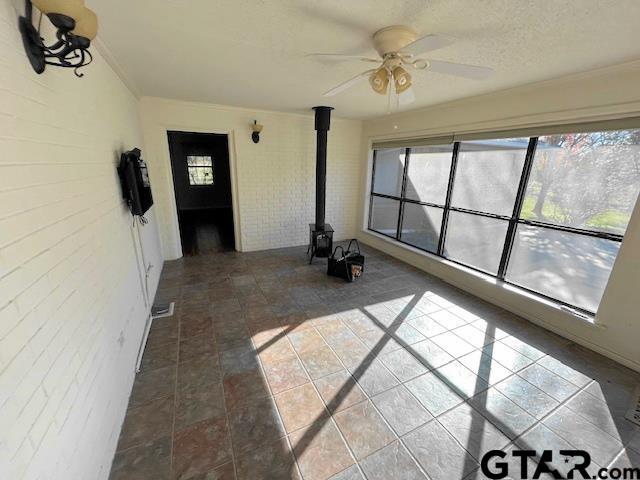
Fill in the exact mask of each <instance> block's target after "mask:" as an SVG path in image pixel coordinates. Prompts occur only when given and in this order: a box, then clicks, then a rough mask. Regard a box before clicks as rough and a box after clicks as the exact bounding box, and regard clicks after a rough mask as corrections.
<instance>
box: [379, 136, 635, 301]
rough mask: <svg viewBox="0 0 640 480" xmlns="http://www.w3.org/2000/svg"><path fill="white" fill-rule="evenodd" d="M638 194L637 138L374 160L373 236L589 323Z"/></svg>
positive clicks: (480, 143) (470, 143) (490, 144)
mask: <svg viewBox="0 0 640 480" xmlns="http://www.w3.org/2000/svg"><path fill="white" fill-rule="evenodd" d="M639 191H640V130H611V131H601V132H588V133H571V134H559V135H550V136H541V137H530V138H521V137H518V138H502V139H501V138H498V139H490V140H485V139H483V140H473V139H472V140H466V139H465V140H464V141H456V142H454V143H451V144H448V145H433V146H419V147H411V148H389V149H376V150H375V151H374V165H373V179H372V189H371V205H370V210H369V229H370V230H373V231H376V232H378V233H382V234H384V235H386V236H389V237H392V238H394V239H396V240H398V241H400V242H403V243H406V244H409V245H412V246H414V247H417V248H419V249H421V250H424V251H427V252H430V253H433V254H436V255H439V256H442V257H445V258H448V259H450V260H453V261H455V262H457V263H461V264H463V265H466V266H469V267H471V268H473V269H476V270H480V271H482V272H484V273H488V274H490V275H493V276H495V277H497V278H499V279H501V280H504V281H505V282H508V283H511V284H514V285H517V286H519V287H522V288H524V289H527V290H530V291H533V292H535V293H538V294H541V295H543V296H546V297H549V298H552V299H555V300H558V301H559V302H561V303H563V304H566V305H569V306H571V307H575V308H577V309H578V310H582V311H586V312H591V313H594V312H595V311H596V310H597V308H598V305H599V303H600V299H601V298H602V294H603V292H604V289H605V286H606V284H607V281H608V278H609V274H610V272H611V269H612V268H613V262H614V260H615V258H616V255H617V253H618V249H619V247H620V242H621V240H622V236H623V235H624V232H625V229H626V227H627V223H628V222H629V218H630V216H631V212H632V210H633V208H634V206H635V203H636V200H637V198H638V192H639Z"/></svg>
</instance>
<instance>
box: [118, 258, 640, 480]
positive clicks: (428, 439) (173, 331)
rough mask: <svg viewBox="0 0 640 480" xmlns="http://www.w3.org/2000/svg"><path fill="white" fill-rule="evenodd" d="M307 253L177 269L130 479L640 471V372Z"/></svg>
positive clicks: (456, 298)
mask: <svg viewBox="0 0 640 480" xmlns="http://www.w3.org/2000/svg"><path fill="white" fill-rule="evenodd" d="M304 250H305V249H304V248H290V249H281V250H275V251H268V252H255V253H247V254H238V253H225V254H212V255H204V256H199V257H190V258H186V259H183V260H180V261H175V262H168V263H166V264H165V267H164V270H163V274H162V279H161V284H160V289H159V292H158V297H159V298H163V299H170V300H175V301H176V305H177V309H176V315H175V316H174V317H171V318H167V319H163V320H159V321H157V322H156V323H155V324H154V325H153V327H152V330H151V335H150V338H149V343H148V347H147V351H146V353H145V356H144V360H143V363H142V366H143V368H142V371H141V373H140V374H139V375H138V376H137V377H136V381H135V385H134V389H133V394H132V397H131V400H130V404H129V409H128V413H127V418H126V420H125V424H124V427H123V429H122V432H121V435H120V441H119V445H118V451H117V453H116V457H115V459H114V462H113V466H112V470H111V478H112V479H114V480H115V479H127V480H136V479H154V480H159V479H166V478H176V479H208V480H212V479H234V478H238V479H251V480H255V479H263V478H264V479H273V480H277V479H289V478H304V479H324V478H334V479H341V480H347V479H362V478H369V479H385V480H391V479H419V478H431V479H433V480H440V479H442V480H456V479H461V478H468V479H480V478H484V477H483V476H482V474H481V472H480V470H479V462H480V461H481V459H482V455H483V454H484V453H485V452H486V451H488V450H490V449H502V450H504V451H509V450H510V449H513V448H530V449H537V450H542V449H554V450H556V463H555V464H554V465H555V466H556V467H557V468H558V469H559V470H560V471H562V472H566V471H567V470H568V468H570V466H571V464H564V462H563V461H562V459H563V457H562V456H560V455H559V454H558V452H557V450H559V449H571V448H578V449H585V450H587V451H588V452H589V453H590V454H591V456H592V458H593V461H594V462H595V464H594V466H593V468H598V467H600V466H602V467H606V466H609V465H612V466H616V467H621V468H623V467H629V466H634V467H640V429H639V428H638V427H636V426H635V425H633V424H631V423H630V422H628V421H627V420H625V419H624V413H625V411H626V409H627V408H628V406H629V401H630V397H631V395H632V392H633V390H634V388H635V387H636V385H637V384H639V383H640V375H638V374H637V373H635V372H632V371H631V370H629V369H627V368H625V367H623V366H621V365H618V364H616V363H615V362H613V361H611V360H608V359H606V358H604V357H602V356H600V355H597V354H595V353H593V352H591V351H589V350H587V349H585V348H582V347H580V346H578V345H576V344H574V343H572V342H570V341H568V340H566V339H564V338H561V337H559V336H557V335H554V334H552V333H550V332H547V331H545V330H543V329H541V328H539V327H536V326H534V325H532V324H531V323H529V322H527V321H525V320H523V319H521V318H518V317H517V316H516V315H514V314H511V313H509V312H506V311H504V310H501V309H500V308H497V307H495V306H492V305H489V304H488V303H485V302H483V301H481V300H479V299H477V298H475V297H473V296H471V295H468V294H466V293H465V292H462V291H460V290H458V289H455V288H453V287H451V286H449V285H447V284H445V283H443V282H441V281H439V280H438V279H436V278H434V277H432V276H429V275H427V274H425V273H423V272H420V271H418V270H416V269H414V268H412V267H411V266H409V265H407V264H404V263H402V262H399V261H397V260H395V259H393V258H391V257H388V256H386V255H383V254H381V253H380V252H377V251H375V250H372V249H368V248H367V249H366V252H365V253H366V256H367V257H366V269H365V274H364V276H363V277H362V278H361V279H360V280H359V281H358V282H357V283H353V284H347V283H344V282H342V281H341V280H338V279H335V278H331V277H327V276H326V274H325V270H326V265H325V263H324V262H323V261H322V260H321V259H318V260H316V261H315V262H314V265H312V266H308V265H307V263H306V260H305V254H304ZM508 460H509V463H510V466H511V468H512V469H511V471H510V477H511V478H514V479H516V478H520V476H519V472H518V471H517V470H518V467H519V462H517V461H514V459H513V458H512V457H508ZM529 463H530V466H531V468H533V467H535V462H533V461H531V462H529ZM531 474H532V471H530V472H529V475H531Z"/></svg>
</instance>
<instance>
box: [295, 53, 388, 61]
mask: <svg viewBox="0 0 640 480" xmlns="http://www.w3.org/2000/svg"><path fill="white" fill-rule="evenodd" d="M305 57H313V58H317V59H319V60H331V61H334V62H345V61H350V60H361V61H363V62H375V63H380V62H382V60H380V59H379V58H377V59H376V58H370V57H364V56H362V55H342V54H340V53H308V54H307V55H305Z"/></svg>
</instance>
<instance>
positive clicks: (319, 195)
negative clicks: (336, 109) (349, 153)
mask: <svg viewBox="0 0 640 480" xmlns="http://www.w3.org/2000/svg"><path fill="white" fill-rule="evenodd" d="M313 110H314V111H315V113H316V115H315V130H316V221H315V223H310V224H309V247H308V248H307V254H309V253H310V254H311V258H309V263H311V262H312V261H313V257H324V258H326V257H329V256H330V255H331V251H332V250H333V228H331V225H329V224H328V223H325V222H324V220H325V218H324V213H325V200H326V191H327V132H328V131H329V126H330V123H331V110H333V108H332V107H313Z"/></svg>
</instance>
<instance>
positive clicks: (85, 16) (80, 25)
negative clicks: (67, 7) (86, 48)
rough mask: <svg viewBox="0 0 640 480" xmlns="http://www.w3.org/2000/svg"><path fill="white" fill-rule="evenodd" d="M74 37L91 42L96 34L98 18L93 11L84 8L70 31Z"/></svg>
mask: <svg viewBox="0 0 640 480" xmlns="http://www.w3.org/2000/svg"><path fill="white" fill-rule="evenodd" d="M72 33H73V34H74V35H77V36H78V37H84V38H88V39H89V40H93V39H94V38H96V35H97V34H98V17H97V16H96V14H95V13H93V11H91V10H89V9H88V8H85V9H84V11H83V12H82V13H81V15H80V18H77V19H76V28H74V29H73V30H72Z"/></svg>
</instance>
